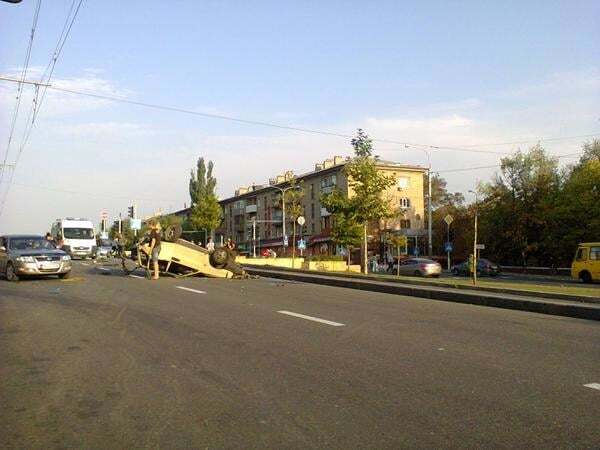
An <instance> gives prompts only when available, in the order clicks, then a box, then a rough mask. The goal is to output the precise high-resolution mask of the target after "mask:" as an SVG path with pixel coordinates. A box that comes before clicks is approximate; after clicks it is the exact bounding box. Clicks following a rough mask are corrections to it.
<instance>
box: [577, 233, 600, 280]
mask: <svg viewBox="0 0 600 450" xmlns="http://www.w3.org/2000/svg"><path fill="white" fill-rule="evenodd" d="M571 278H575V279H579V280H581V281H583V282H584V283H591V282H592V281H600V242H583V243H581V244H579V245H578V247H577V252H576V253H575V258H574V259H573V263H572V264H571Z"/></svg>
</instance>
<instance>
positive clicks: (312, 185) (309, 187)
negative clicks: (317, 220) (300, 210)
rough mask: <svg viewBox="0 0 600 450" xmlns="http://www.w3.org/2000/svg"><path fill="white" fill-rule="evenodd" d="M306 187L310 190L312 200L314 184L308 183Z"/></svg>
mask: <svg viewBox="0 0 600 450" xmlns="http://www.w3.org/2000/svg"><path fill="white" fill-rule="evenodd" d="M308 189H309V190H310V199H311V200H314V199H315V185H314V184H309V185H308Z"/></svg>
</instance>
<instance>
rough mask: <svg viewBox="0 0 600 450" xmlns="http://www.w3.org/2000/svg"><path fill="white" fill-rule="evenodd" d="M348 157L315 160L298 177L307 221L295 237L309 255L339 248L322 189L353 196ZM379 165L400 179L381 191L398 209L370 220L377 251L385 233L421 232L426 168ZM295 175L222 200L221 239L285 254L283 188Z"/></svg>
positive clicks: (248, 248)
mask: <svg viewBox="0 0 600 450" xmlns="http://www.w3.org/2000/svg"><path fill="white" fill-rule="evenodd" d="M348 162H350V158H343V157H341V156H335V157H333V158H331V159H326V160H325V161H323V162H322V163H318V164H316V165H315V168H314V170H313V171H311V172H308V173H304V174H301V175H297V176H296V177H295V178H296V180H297V181H298V182H299V183H301V185H302V189H303V192H304V197H303V202H302V204H303V208H304V214H303V215H304V217H305V220H306V222H305V224H304V226H302V227H300V226H297V232H296V237H295V239H296V240H298V239H300V238H302V239H304V240H305V241H306V244H307V250H306V253H307V254H319V253H328V254H335V253H336V252H337V250H338V249H336V246H335V243H334V242H332V240H331V237H330V232H331V227H332V224H333V222H332V221H333V220H334V218H333V217H332V215H331V214H330V213H329V211H327V210H326V209H325V208H324V207H323V206H322V205H321V202H320V198H321V195H322V194H326V193H329V192H332V191H333V190H334V189H336V188H337V189H340V190H341V191H342V192H343V193H345V194H346V195H352V188H351V187H350V186H349V184H348V180H347V178H346V176H345V173H344V167H345V166H346V164H348ZM376 164H377V168H378V169H379V170H380V171H382V172H384V173H385V174H386V175H391V176H393V177H394V179H395V180H396V182H395V184H394V185H393V186H392V187H390V188H389V189H388V190H387V192H384V193H383V195H384V197H385V198H387V199H389V201H390V203H391V206H392V208H393V209H394V210H395V211H397V212H398V214H397V215H396V216H395V217H393V218H391V219H388V220H383V221H381V222H380V223H374V224H371V227H370V230H369V236H370V248H372V249H373V250H374V251H375V252H378V248H379V246H380V245H381V243H382V242H383V239H382V235H383V234H384V233H385V232H390V231H393V232H399V233H402V234H406V235H408V236H421V235H423V231H424V230H423V227H424V217H425V216H424V190H423V183H424V180H423V178H424V177H423V174H424V173H425V172H426V170H427V169H425V168H423V167H419V166H410V165H405V164H399V163H395V162H392V161H383V160H380V159H376ZM294 176H295V175H294V173H293V172H292V171H288V172H285V173H284V174H281V175H278V176H276V177H274V178H272V179H270V180H269V183H268V184H267V185H252V186H248V187H241V188H239V189H237V190H236V191H235V195H234V196H233V197H230V198H226V199H223V200H221V201H220V203H221V206H222V207H223V213H224V214H223V222H222V224H221V226H220V228H219V229H218V230H216V234H217V241H219V240H220V237H221V236H222V237H223V238H225V239H226V238H227V237H231V238H232V239H233V240H234V241H235V242H236V245H237V248H238V249H239V251H240V252H241V253H251V252H252V249H253V246H256V248H257V250H256V251H257V254H258V253H259V252H261V251H262V250H264V249H268V248H270V249H273V250H275V251H276V252H277V253H278V254H282V252H283V250H284V247H283V244H284V238H283V221H282V219H283V212H282V205H281V201H280V199H281V190H282V189H285V188H286V187H288V186H289V181H290V180H291V179H292V178H294ZM286 219H287V220H286V225H285V229H286V230H285V231H286V235H287V236H288V238H289V239H290V240H289V245H290V246H291V239H292V236H291V234H292V223H291V222H290V221H289V219H288V218H286ZM253 236H254V239H253Z"/></svg>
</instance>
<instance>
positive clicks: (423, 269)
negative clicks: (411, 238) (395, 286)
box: [400, 258, 442, 278]
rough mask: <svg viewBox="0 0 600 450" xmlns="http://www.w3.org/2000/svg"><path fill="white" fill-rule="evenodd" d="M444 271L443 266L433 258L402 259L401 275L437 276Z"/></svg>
mask: <svg viewBox="0 0 600 450" xmlns="http://www.w3.org/2000/svg"><path fill="white" fill-rule="evenodd" d="M441 273H442V266H441V265H440V263H437V262H435V261H433V260H431V259H426V258H410V259H405V260H404V261H400V275H412V276H417V277H434V278H437V277H439V276H440V274H441Z"/></svg>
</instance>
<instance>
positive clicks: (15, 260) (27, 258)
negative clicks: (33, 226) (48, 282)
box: [0, 235, 71, 281]
mask: <svg viewBox="0 0 600 450" xmlns="http://www.w3.org/2000/svg"><path fill="white" fill-rule="evenodd" d="M70 273H71V257H70V256H69V255H67V254H66V253H65V252H63V251H62V250H59V249H57V248H56V246H55V245H54V243H53V242H52V241H49V240H47V239H46V238H45V237H43V236H35V235H10V236H0V274H4V276H5V277H6V279H7V280H8V281H17V280H19V278H20V277H22V276H28V275H36V276H40V275H42V276H47V275H58V277H59V278H67V277H68V276H69V274H70Z"/></svg>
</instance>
